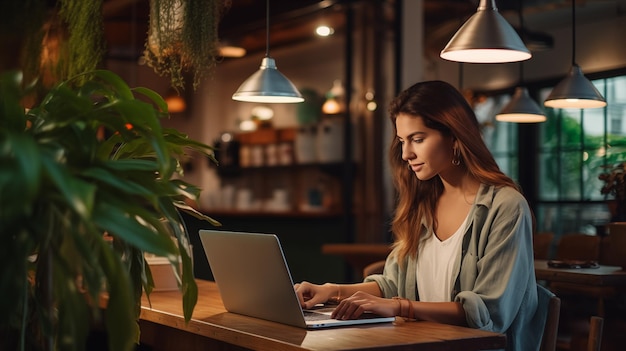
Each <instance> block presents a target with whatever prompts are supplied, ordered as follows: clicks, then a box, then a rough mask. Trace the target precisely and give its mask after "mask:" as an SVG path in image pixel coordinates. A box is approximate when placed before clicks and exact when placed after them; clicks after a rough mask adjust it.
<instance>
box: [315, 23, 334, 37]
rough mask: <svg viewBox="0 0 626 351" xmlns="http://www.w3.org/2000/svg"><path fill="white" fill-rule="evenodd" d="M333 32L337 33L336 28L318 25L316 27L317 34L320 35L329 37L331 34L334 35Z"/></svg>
mask: <svg viewBox="0 0 626 351" xmlns="http://www.w3.org/2000/svg"><path fill="white" fill-rule="evenodd" d="M333 33H335V30H334V29H333V28H331V27H329V26H318V27H317V28H315V34H317V35H319V36H320V37H327V36H329V35H333Z"/></svg>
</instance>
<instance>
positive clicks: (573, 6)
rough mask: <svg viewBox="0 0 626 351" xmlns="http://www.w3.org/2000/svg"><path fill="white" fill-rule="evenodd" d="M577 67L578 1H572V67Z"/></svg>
mask: <svg viewBox="0 0 626 351" xmlns="http://www.w3.org/2000/svg"><path fill="white" fill-rule="evenodd" d="M575 65H576V0H572V66H575Z"/></svg>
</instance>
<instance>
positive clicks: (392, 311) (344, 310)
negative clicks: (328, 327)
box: [331, 291, 400, 319]
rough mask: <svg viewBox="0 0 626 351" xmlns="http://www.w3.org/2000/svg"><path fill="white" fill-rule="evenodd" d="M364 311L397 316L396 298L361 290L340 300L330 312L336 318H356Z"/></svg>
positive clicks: (397, 302)
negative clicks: (387, 297)
mask: <svg viewBox="0 0 626 351" xmlns="http://www.w3.org/2000/svg"><path fill="white" fill-rule="evenodd" d="M364 312H373V313H376V314H378V315H381V316H385V317H393V316H397V315H399V313H400V303H399V301H398V300H393V299H386V298H383V297H377V296H374V295H371V294H368V293H365V292H362V291H359V292H356V293H355V294H354V295H352V296H350V297H348V298H345V299H343V300H341V302H340V303H339V305H338V306H337V307H336V308H335V310H334V311H333V313H332V314H331V317H332V318H336V319H356V318H359V316H360V315H362V314H363V313H364Z"/></svg>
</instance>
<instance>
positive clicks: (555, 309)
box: [537, 285, 561, 351]
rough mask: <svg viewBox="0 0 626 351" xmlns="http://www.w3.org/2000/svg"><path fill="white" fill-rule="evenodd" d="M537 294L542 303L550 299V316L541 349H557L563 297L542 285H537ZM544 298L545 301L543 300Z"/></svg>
mask: <svg viewBox="0 0 626 351" xmlns="http://www.w3.org/2000/svg"><path fill="white" fill-rule="evenodd" d="M537 295H538V298H539V299H540V304H544V303H545V300H546V299H549V300H548V316H547V318H546V325H545V326H544V328H543V336H542V338H541V348H540V350H541V351H555V350H556V341H557V335H558V332H559V317H560V314H561V299H559V297H558V296H556V295H554V294H553V293H552V292H550V291H549V290H548V289H546V288H544V287H543V286H541V285H537ZM542 300H543V303H542V302H541V301H542Z"/></svg>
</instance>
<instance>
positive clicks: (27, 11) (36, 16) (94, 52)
mask: <svg viewBox="0 0 626 351" xmlns="http://www.w3.org/2000/svg"><path fill="white" fill-rule="evenodd" d="M102 1H103V0H90V1H84V0H57V1H46V0H24V1H10V2H8V3H7V4H3V7H2V9H3V11H1V13H2V14H1V15H0V33H1V34H0V50H2V52H4V53H10V54H6V55H3V57H2V58H1V59H0V71H5V70H19V71H21V72H23V74H24V81H27V82H30V81H36V82H37V85H36V90H34V91H32V92H31V96H30V97H29V100H33V101H29V102H27V103H26V105H28V106H30V105H33V104H34V103H35V101H37V100H39V99H40V98H41V97H43V96H44V95H45V94H46V92H47V91H48V90H49V89H50V88H51V87H53V86H54V85H55V84H56V83H58V82H59V81H62V80H65V79H67V78H68V77H74V76H78V75H80V74H81V73H84V72H91V71H93V70H95V69H96V68H97V67H98V66H99V65H100V64H101V63H102V58H103V57H104V52H105V44H104V27H103V19H102ZM78 83H80V82H78Z"/></svg>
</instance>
